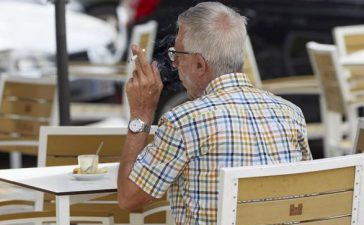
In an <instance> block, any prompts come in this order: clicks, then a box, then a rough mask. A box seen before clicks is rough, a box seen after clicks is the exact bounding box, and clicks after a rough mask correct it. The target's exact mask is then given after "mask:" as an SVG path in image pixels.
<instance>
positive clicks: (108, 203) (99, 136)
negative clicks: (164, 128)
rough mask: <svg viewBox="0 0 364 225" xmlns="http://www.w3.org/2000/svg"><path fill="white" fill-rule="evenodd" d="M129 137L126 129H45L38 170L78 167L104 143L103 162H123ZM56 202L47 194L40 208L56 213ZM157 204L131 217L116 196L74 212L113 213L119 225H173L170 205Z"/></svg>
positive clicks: (76, 207) (78, 206)
mask: <svg viewBox="0 0 364 225" xmlns="http://www.w3.org/2000/svg"><path fill="white" fill-rule="evenodd" d="M154 130H155V128H152V131H151V135H150V138H151V139H152V138H153V132H154ZM126 133H127V128H126V127H75V126H73V127H67V126H62V127H42V128H41V131H40V146H39V157H38V166H39V167H44V166H57V165H75V164H77V156H78V155H81V154H95V153H96V150H97V148H98V146H99V145H100V143H101V142H103V143H104V144H103V147H102V149H101V151H100V153H99V162H100V163H105V162H119V157H120V154H121V151H122V148H123V143H124V139H125V136H126ZM70 172H72V171H70ZM53 199H54V196H51V195H48V194H45V195H44V198H43V195H40V197H39V198H38V199H37V203H36V205H39V206H40V207H39V208H43V209H46V210H55V208H54V207H55V205H54V203H53V202H52V200H53ZM157 202H158V204H152V205H150V206H146V208H144V209H141V210H140V211H138V212H136V213H131V214H129V212H127V211H126V210H121V209H120V208H119V207H118V204H117V197H116V194H112V195H109V196H107V197H102V198H98V199H96V200H95V201H89V202H87V203H80V204H75V205H72V206H71V212H78V213H81V212H83V215H87V216H92V214H93V212H104V213H110V212H111V213H112V214H113V215H114V220H115V223H116V224H140V221H142V222H144V223H158V224H166V223H168V224H170V222H169V221H171V218H170V215H169V214H167V213H166V209H168V208H169V204H168V202H167V201H166V200H160V201H157ZM43 203H44V206H43V207H42V204H43ZM144 217H145V221H143V220H144Z"/></svg>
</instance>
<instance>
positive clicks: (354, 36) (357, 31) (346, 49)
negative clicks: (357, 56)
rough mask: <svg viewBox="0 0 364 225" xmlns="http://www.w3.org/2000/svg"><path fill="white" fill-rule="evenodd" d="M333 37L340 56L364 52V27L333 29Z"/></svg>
mask: <svg viewBox="0 0 364 225" xmlns="http://www.w3.org/2000/svg"><path fill="white" fill-rule="evenodd" d="M333 35H334V40H335V44H336V46H337V48H338V52H339V55H340V56H345V55H349V54H352V53H355V52H357V51H360V50H364V25H354V26H341V27H335V28H334V30H333Z"/></svg>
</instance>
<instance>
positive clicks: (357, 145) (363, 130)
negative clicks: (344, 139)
mask: <svg viewBox="0 0 364 225" xmlns="http://www.w3.org/2000/svg"><path fill="white" fill-rule="evenodd" d="M353 153H354V154H355V153H364V119H363V118H361V119H358V126H357V130H356V135H355V141H354V147H353Z"/></svg>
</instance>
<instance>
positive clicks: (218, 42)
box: [177, 2, 247, 76]
mask: <svg viewBox="0 0 364 225" xmlns="http://www.w3.org/2000/svg"><path fill="white" fill-rule="evenodd" d="M181 25H183V26H184V28H185V35H184V38H183V45H184V50H185V51H188V52H193V53H200V54H201V55H202V56H203V57H204V59H205V60H206V61H207V64H208V66H209V67H210V68H211V70H212V73H213V75H215V76H219V75H223V74H226V73H232V72H241V71H242V68H243V59H244V57H243V56H244V55H243V49H244V42H245V39H246V35H247V33H246V18H245V17H244V16H241V15H240V14H239V13H237V12H236V11H234V10H233V9H231V8H229V7H227V6H225V5H223V4H222V3H219V2H202V3H199V4H197V5H196V6H194V7H192V8H189V9H188V10H187V11H185V12H183V13H182V14H180V15H179V17H178V20H177V26H178V27H180V26H181Z"/></svg>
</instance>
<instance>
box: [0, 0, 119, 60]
mask: <svg viewBox="0 0 364 225" xmlns="http://www.w3.org/2000/svg"><path fill="white" fill-rule="evenodd" d="M66 29H67V47H68V52H69V53H77V52H83V51H86V50H88V49H90V48H94V47H102V46H105V45H107V44H109V43H111V42H112V41H114V40H115V38H116V36H117V31H116V29H115V28H114V27H113V26H112V25H110V24H108V23H106V22H104V21H102V20H100V19H98V18H96V17H92V16H88V15H85V14H82V13H78V12H74V11H70V10H67V11H66ZM0 34H1V35H0V50H30V51H32V50H34V51H40V52H44V53H49V54H54V53H55V52H56V37H55V11H54V5H52V4H49V5H38V4H31V3H24V2H12V1H0Z"/></svg>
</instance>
